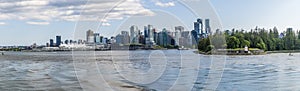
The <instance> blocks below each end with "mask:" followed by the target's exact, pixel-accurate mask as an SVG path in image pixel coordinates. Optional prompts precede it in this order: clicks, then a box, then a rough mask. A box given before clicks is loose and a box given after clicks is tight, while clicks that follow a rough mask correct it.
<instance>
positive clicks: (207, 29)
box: [205, 19, 211, 34]
mask: <svg viewBox="0 0 300 91" xmlns="http://www.w3.org/2000/svg"><path fill="white" fill-rule="evenodd" d="M205 32H206V34H211V28H210V24H209V19H205Z"/></svg>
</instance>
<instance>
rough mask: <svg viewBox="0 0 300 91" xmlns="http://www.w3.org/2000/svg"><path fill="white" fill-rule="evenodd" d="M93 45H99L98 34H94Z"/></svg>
mask: <svg viewBox="0 0 300 91" xmlns="http://www.w3.org/2000/svg"><path fill="white" fill-rule="evenodd" d="M94 43H96V44H100V34H99V33H94Z"/></svg>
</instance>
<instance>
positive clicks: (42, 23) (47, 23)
mask: <svg viewBox="0 0 300 91" xmlns="http://www.w3.org/2000/svg"><path fill="white" fill-rule="evenodd" d="M26 23H27V24H31V25H49V24H50V23H49V22H32V21H29V22H26Z"/></svg>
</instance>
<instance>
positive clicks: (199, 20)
mask: <svg viewBox="0 0 300 91" xmlns="http://www.w3.org/2000/svg"><path fill="white" fill-rule="evenodd" d="M197 22H198V24H199V25H198V30H197V32H198V34H203V33H204V32H203V21H202V19H200V18H198V19H197Z"/></svg>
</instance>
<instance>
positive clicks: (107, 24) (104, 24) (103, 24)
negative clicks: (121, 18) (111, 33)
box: [101, 22, 110, 26]
mask: <svg viewBox="0 0 300 91" xmlns="http://www.w3.org/2000/svg"><path fill="white" fill-rule="evenodd" d="M101 25H102V26H110V24H109V23H107V22H103V23H102V24H101Z"/></svg>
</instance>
